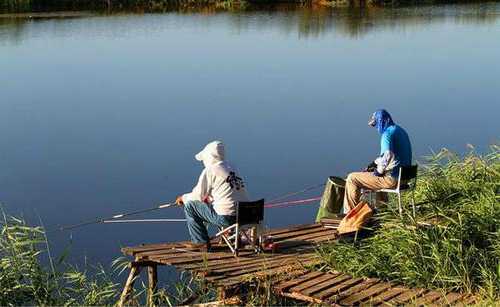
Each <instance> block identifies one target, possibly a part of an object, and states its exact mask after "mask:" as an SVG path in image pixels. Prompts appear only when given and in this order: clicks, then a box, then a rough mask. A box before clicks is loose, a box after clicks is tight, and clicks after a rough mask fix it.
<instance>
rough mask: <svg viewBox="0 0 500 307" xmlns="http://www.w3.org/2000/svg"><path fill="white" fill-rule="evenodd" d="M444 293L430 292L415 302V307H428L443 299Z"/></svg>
mask: <svg viewBox="0 0 500 307" xmlns="http://www.w3.org/2000/svg"><path fill="white" fill-rule="evenodd" d="M443 296H444V295H443V293H441V292H437V291H429V292H427V293H426V294H425V295H422V296H421V297H419V298H418V299H416V300H415V306H427V305H428V304H430V303H432V302H434V301H436V300H438V299H440V298H443Z"/></svg>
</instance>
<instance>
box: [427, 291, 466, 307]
mask: <svg viewBox="0 0 500 307" xmlns="http://www.w3.org/2000/svg"><path fill="white" fill-rule="evenodd" d="M463 297H464V295H463V294H462V293H457V292H451V293H448V294H446V295H445V296H444V297H443V298H441V299H439V300H437V301H435V302H433V303H432V305H431V306H433V305H434V306H443V305H452V304H454V303H455V302H457V301H458V300H460V299H462V298H463Z"/></svg>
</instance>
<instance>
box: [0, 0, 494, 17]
mask: <svg viewBox="0 0 500 307" xmlns="http://www.w3.org/2000/svg"><path fill="white" fill-rule="evenodd" d="M488 2H498V1H495V0H493V1H491V0H486V1H485V0H276V1H274V0H151V1H145V0H76V1H67V0H5V1H2V2H0V13H3V14H7V13H37V12H38V13H43V14H47V13H46V12H61V13H62V14H67V12H68V11H94V12H103V11H104V12H119V11H132V12H134V11H135V12H138V11H139V12H165V11H168V10H173V9H179V8H183V7H184V8H187V7H191V8H196V7H204V6H213V5H215V6H218V7H226V8H245V7H247V6H248V5H279V4H287V3H288V4H300V5H320V6H329V7H339V6H340V7H345V6H347V7H360V6H361V7H364V6H376V7H384V6H422V5H431V4H458V3H488ZM64 11H66V12H64ZM53 14H56V13H53ZM31 16H35V15H33V14H32V15H31Z"/></svg>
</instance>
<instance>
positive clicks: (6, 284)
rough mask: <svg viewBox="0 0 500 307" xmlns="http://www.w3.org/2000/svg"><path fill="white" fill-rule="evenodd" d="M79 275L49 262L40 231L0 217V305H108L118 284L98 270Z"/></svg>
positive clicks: (62, 260) (62, 259)
mask: <svg viewBox="0 0 500 307" xmlns="http://www.w3.org/2000/svg"><path fill="white" fill-rule="evenodd" d="M88 269H91V270H92V274H90V273H89V272H88V271H86V270H85V271H80V270H78V269H77V268H76V267H74V266H71V265H68V264H66V263H65V256H64V255H63V256H61V257H59V259H53V258H52V257H51V255H50V250H49V248H48V243H47V239H46V236H45V233H44V231H43V229H42V228H41V227H30V226H28V225H27V224H26V223H25V222H24V221H23V220H21V219H17V218H15V217H8V216H6V215H5V214H3V221H2V224H0V285H1V286H0V305H1V306H21V305H22V306H26V305H29V306H32V305H51V306H54V305H111V304H113V303H114V302H115V301H116V297H117V295H116V294H117V293H118V291H117V289H118V284H116V283H114V282H113V281H112V278H111V276H110V275H109V274H108V273H107V272H106V271H105V270H104V269H103V268H102V267H101V266H94V267H89V268H88Z"/></svg>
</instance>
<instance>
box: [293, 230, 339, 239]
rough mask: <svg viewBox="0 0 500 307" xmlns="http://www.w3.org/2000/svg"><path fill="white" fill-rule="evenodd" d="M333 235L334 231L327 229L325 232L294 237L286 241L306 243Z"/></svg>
mask: <svg viewBox="0 0 500 307" xmlns="http://www.w3.org/2000/svg"><path fill="white" fill-rule="evenodd" d="M335 234H336V232H335V231H334V230H331V229H327V230H325V231H321V232H316V233H311V234H304V235H300V236H296V237H293V238H290V239H288V240H293V241H307V240H310V239H314V238H321V237H328V236H332V235H335Z"/></svg>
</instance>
